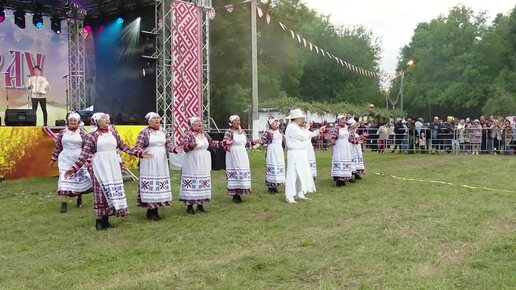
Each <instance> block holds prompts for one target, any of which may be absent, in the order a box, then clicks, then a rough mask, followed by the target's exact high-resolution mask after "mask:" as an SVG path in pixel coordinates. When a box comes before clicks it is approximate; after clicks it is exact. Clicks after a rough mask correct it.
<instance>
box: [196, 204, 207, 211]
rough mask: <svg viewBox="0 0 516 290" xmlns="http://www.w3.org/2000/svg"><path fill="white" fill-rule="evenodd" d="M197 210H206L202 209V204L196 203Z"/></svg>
mask: <svg viewBox="0 0 516 290" xmlns="http://www.w3.org/2000/svg"><path fill="white" fill-rule="evenodd" d="M197 212H206V211H205V210H204V207H203V206H202V204H198V205H197Z"/></svg>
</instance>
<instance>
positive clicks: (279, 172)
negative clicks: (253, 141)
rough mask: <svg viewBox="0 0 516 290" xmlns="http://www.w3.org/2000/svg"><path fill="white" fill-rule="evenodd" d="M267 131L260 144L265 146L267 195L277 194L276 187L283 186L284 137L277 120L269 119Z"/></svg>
mask: <svg viewBox="0 0 516 290" xmlns="http://www.w3.org/2000/svg"><path fill="white" fill-rule="evenodd" d="M268 124H269V129H268V130H267V131H265V132H264V133H263V134H262V137H261V139H260V144H262V145H264V146H267V154H266V156H265V185H266V186H267V188H268V189H269V193H278V187H279V186H281V185H284V184H285V154H284V152H283V140H284V139H285V137H284V136H283V133H282V132H281V130H280V129H279V120H278V119H276V118H275V117H272V116H271V117H270V118H269V120H268Z"/></svg>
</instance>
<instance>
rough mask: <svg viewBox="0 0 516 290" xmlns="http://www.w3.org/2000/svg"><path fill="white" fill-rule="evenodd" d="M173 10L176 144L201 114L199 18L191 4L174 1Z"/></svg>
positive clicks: (199, 12)
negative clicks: (192, 118) (189, 122)
mask: <svg viewBox="0 0 516 290" xmlns="http://www.w3.org/2000/svg"><path fill="white" fill-rule="evenodd" d="M172 9H173V17H172V51H173V62H172V74H173V80H174V82H173V86H172V87H173V96H174V108H173V113H174V140H175V142H176V144H179V142H181V140H182V137H183V132H184V131H185V130H187V129H188V125H187V120H188V118H190V117H193V116H199V117H200V116H201V114H202V108H201V107H202V91H201V90H202V76H201V66H202V54H201V29H202V23H201V17H202V15H201V10H200V9H201V8H199V7H197V6H195V5H194V4H192V3H186V2H182V1H174V2H173V4H172Z"/></svg>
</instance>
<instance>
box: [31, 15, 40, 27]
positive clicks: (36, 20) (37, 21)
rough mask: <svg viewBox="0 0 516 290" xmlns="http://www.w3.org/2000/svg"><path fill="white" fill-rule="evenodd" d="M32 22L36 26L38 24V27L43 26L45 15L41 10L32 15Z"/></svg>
mask: <svg viewBox="0 0 516 290" xmlns="http://www.w3.org/2000/svg"><path fill="white" fill-rule="evenodd" d="M32 23H33V24H34V26H36V28H41V27H43V15H41V13H39V12H36V13H34V14H33V15H32Z"/></svg>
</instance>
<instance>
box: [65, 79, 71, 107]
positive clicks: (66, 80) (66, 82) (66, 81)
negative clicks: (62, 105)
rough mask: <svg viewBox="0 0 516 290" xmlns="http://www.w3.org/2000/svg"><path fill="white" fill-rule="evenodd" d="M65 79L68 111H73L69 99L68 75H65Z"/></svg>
mask: <svg viewBox="0 0 516 290" xmlns="http://www.w3.org/2000/svg"><path fill="white" fill-rule="evenodd" d="M63 79H65V96H66V113H69V112H71V108H70V100H69V99H68V75H65V76H63Z"/></svg>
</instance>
